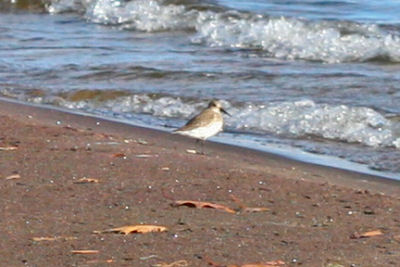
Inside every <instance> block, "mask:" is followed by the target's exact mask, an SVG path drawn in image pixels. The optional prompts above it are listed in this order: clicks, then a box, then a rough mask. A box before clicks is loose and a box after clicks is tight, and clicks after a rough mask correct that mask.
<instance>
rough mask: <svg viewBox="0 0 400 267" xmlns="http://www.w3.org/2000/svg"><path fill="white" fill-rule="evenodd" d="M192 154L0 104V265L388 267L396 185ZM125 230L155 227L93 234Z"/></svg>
mask: <svg viewBox="0 0 400 267" xmlns="http://www.w3.org/2000/svg"><path fill="white" fill-rule="evenodd" d="M196 148H197V147H196V144H195V142H194V141H193V140H192V139H188V138H185V137H181V136H177V135H171V134H169V133H164V132H159V131H155V130H149V129H144V128H140V127H133V126H129V125H124V124H121V123H117V122H112V121H107V120H102V119H98V118H95V117H90V116H82V115H74V114H71V113H66V112H61V111H57V110H52V109H44V108H39V107H32V106H28V105H21V104H18V103H12V102H9V101H5V100H2V101H1V102H0V198H1V200H0V205H1V211H2V216H1V217H0V235H1V237H2V238H1V241H0V261H1V263H0V266H24V265H25V266H210V264H211V266H228V265H229V264H231V265H233V266H236V265H237V266H241V265H244V264H249V263H266V262H270V261H278V260H279V261H283V262H285V265H283V266H326V267H328V266H330V267H334V266H336V267H338V266H400V202H399V196H400V194H399V193H400V186H399V183H398V182H394V181H390V180H385V179H381V178H378V177H372V176H368V175H362V174H357V173H353V172H348V171H342V170H337V169H333V168H327V167H320V166H316V165H311V164H305V163H299V162H296V161H291V160H288V159H285V158H282V157H278V156H274V155H270V154H266V153H261V152H256V151H252V150H247V149H243V148H237V147H231V146H227V145H222V144H216V143H212V142H206V145H205V147H204V151H205V152H206V155H197V154H191V153H188V152H187V149H196ZM84 177H86V178H92V179H96V180H94V181H95V182H92V183H79V179H80V178H84ZM96 181H97V182H96ZM234 199H235V200H236V201H234ZM238 199H239V200H240V201H241V202H242V204H243V205H244V206H246V207H251V208H254V207H261V208H268V210H267V211H259V210H256V212H249V211H246V209H244V208H243V207H241V203H238ZM177 200H191V201H206V202H211V203H216V204H221V205H225V206H226V207H228V208H230V209H233V210H234V213H231V212H227V210H219V209H213V208H203V209H196V208H193V207H189V206H175V205H173V203H174V202H175V201H177ZM228 211H229V210H228ZM138 224H151V225H159V226H165V227H167V228H168V231H166V232H158V233H147V234H137V233H136V234H128V235H123V234H117V233H96V232H94V231H102V230H106V229H110V228H115V227H120V226H125V225H138ZM375 230H379V232H380V233H381V234H379V235H376V236H371V237H364V238H363V237H362V234H363V233H366V232H370V231H375ZM379 232H378V233H379ZM40 238H45V239H40ZM46 238H48V240H46ZM73 250H96V251H89V252H90V253H94V254H74V253H73ZM174 262H175V264H171V263H174ZM161 263H166V264H165V265H162V264H161ZM275 263H278V262H275ZM157 264H159V265H157ZM167 264H170V265H167ZM335 264H336V265H335Z"/></svg>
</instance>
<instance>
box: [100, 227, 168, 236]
mask: <svg viewBox="0 0 400 267" xmlns="http://www.w3.org/2000/svg"><path fill="white" fill-rule="evenodd" d="M165 231H168V228H167V227H164V226H158V225H127V226H122V227H118V228H112V229H108V230H104V231H100V232H99V231H95V232H94V233H121V234H124V235H127V234H135V233H138V234H146V233H151V232H165Z"/></svg>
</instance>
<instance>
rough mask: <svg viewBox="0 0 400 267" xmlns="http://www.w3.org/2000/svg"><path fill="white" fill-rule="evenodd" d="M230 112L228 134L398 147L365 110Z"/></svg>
mask: <svg viewBox="0 0 400 267" xmlns="http://www.w3.org/2000/svg"><path fill="white" fill-rule="evenodd" d="M29 101H33V102H37V103H49V104H56V105H59V106H64V107H68V108H72V109H83V110H87V111H91V112H93V111H99V110H100V111H103V112H105V113H107V112H110V111H111V112H112V113H114V114H115V113H116V114H126V113H135V114H138V113H139V114H149V115H152V116H157V117H164V118H180V119H187V118H190V117H192V116H194V115H195V114H196V113H197V112H198V111H199V110H200V109H202V108H204V107H205V106H206V105H207V103H206V102H194V101H191V102H187V101H183V100H182V99H180V98H175V97H169V96H163V97H156V98H154V97H150V96H148V95H132V96H125V97H119V98H117V99H112V100H107V101H105V102H97V101H96V100H90V101H89V100H82V101H76V102H73V101H67V100H65V99H63V98H59V97H48V98H42V97H39V98H31V99H29ZM222 103H223V105H224V106H225V107H226V109H227V110H229V113H230V114H232V116H231V117H226V127H227V128H228V129H230V130H231V131H241V132H248V133H259V134H263V133H265V134H272V135H276V136H282V137H287V138H297V139H307V138H308V137H314V138H320V139H321V138H322V139H326V140H333V141H340V142H345V143H359V144H363V145H366V146H370V147H393V148H400V136H399V134H398V133H396V131H395V128H396V127H398V125H397V126H396V125H394V122H392V121H390V120H389V119H387V118H385V117H384V116H383V115H382V114H380V113H378V112H376V111H374V110H373V109H371V108H367V107H349V106H345V105H338V106H333V105H328V104H317V103H315V102H313V101H311V100H303V101H296V102H279V103H269V104H265V105H260V104H257V105H255V104H241V105H231V104H230V103H229V102H227V101H222Z"/></svg>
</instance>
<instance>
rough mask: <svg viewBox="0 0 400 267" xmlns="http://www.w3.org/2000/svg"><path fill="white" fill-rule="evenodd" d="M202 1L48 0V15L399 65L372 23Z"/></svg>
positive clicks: (308, 56)
mask: <svg viewBox="0 0 400 267" xmlns="http://www.w3.org/2000/svg"><path fill="white" fill-rule="evenodd" d="M201 2H202V1H200V2H199V1H189V0H188V1H161V0H135V1H121V0H59V1H56V0H52V2H51V3H50V4H49V5H47V10H48V11H49V12H50V13H53V14H54V13H61V12H71V11H73V12H78V13H80V14H82V15H83V16H84V17H85V18H86V19H87V20H88V21H90V22H93V23H100V24H106V25H118V26H119V27H121V28H122V29H130V30H137V31H144V32H160V31H185V32H186V31H188V32H190V37H189V38H190V41H191V42H192V43H194V44H199V45H207V46H212V47H221V48H224V49H246V50H247V49H250V50H257V51H261V52H263V53H265V56H268V57H273V58H280V59H288V60H294V59H302V60H310V61H321V62H326V63H339V62H365V61H372V60H374V61H375V60H376V61H389V62H400V37H399V32H398V31H397V30H396V29H395V30H393V29H391V31H390V32H389V31H386V30H385V29H383V28H382V27H380V26H379V25H376V24H366V23H356V22H349V21H308V20H302V19H298V18H291V17H270V16H268V15H265V14H264V15H261V14H255V13H250V12H243V11H237V10H232V9H227V8H223V7H218V6H216V5H212V4H208V3H201Z"/></svg>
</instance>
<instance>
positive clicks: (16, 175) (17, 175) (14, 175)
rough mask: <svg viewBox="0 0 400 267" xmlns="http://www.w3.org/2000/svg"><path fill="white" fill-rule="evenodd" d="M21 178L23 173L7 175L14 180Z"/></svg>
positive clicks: (7, 178) (8, 178)
mask: <svg viewBox="0 0 400 267" xmlns="http://www.w3.org/2000/svg"><path fill="white" fill-rule="evenodd" d="M20 178H21V175H19V174H13V175H10V176H7V177H6V180H14V179H20Z"/></svg>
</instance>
